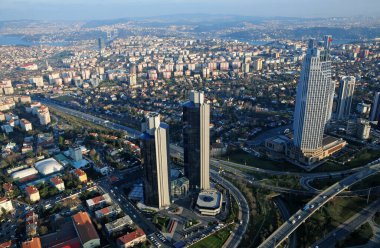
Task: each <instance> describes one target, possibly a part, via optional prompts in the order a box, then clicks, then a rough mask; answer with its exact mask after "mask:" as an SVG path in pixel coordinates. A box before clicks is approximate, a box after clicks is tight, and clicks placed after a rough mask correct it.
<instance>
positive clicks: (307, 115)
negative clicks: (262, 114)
mask: <svg viewBox="0 0 380 248" xmlns="http://www.w3.org/2000/svg"><path fill="white" fill-rule="evenodd" d="M331 85H332V83H331V61H330V60H329V55H328V54H327V53H326V52H324V51H320V50H319V49H317V48H315V47H314V40H311V41H310V42H309V48H308V51H307V54H306V57H305V59H304V63H303V68H302V73H301V77H300V82H299V84H298V87H297V97H296V107H295V112H294V126H293V127H294V146H295V147H296V149H297V150H298V151H299V153H298V154H297V155H296V156H295V157H296V158H297V160H299V162H301V163H304V164H312V163H314V162H317V161H318V160H319V159H318V158H319V157H320V155H321V153H322V152H323V151H322V141H323V134H324V130H325V125H326V122H327V121H328V118H329V113H331V109H330V107H331V106H330V102H329V100H330V97H331Z"/></svg>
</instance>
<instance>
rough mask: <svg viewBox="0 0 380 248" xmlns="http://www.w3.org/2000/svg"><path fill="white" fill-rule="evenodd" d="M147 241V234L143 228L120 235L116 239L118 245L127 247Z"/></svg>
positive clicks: (122, 247) (121, 247)
mask: <svg viewBox="0 0 380 248" xmlns="http://www.w3.org/2000/svg"><path fill="white" fill-rule="evenodd" d="M145 241H146V235H145V233H144V231H143V230H142V229H140V228H139V229H137V230H136V231H133V232H130V233H127V234H125V235H123V236H121V237H119V238H118V239H117V241H116V243H117V245H118V247H120V248H127V247H133V246H135V245H138V244H141V243H144V242H145Z"/></svg>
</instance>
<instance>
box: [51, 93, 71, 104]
mask: <svg viewBox="0 0 380 248" xmlns="http://www.w3.org/2000/svg"><path fill="white" fill-rule="evenodd" d="M54 100H56V101H59V102H64V103H67V102H70V101H75V100H76V99H75V98H74V97H72V96H67V95H65V96H59V97H56V98H54Z"/></svg>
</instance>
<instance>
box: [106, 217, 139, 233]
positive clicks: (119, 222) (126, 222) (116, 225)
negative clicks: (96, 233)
mask: <svg viewBox="0 0 380 248" xmlns="http://www.w3.org/2000/svg"><path fill="white" fill-rule="evenodd" d="M131 225H133V221H132V219H131V217H129V216H128V215H126V216H124V217H121V218H119V219H116V220H114V221H112V222H109V223H107V224H105V228H106V231H107V233H108V234H109V235H111V234H112V233H114V232H118V231H122V230H123V229H124V228H125V227H127V226H131Z"/></svg>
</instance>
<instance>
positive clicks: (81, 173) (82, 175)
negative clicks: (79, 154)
mask: <svg viewBox="0 0 380 248" xmlns="http://www.w3.org/2000/svg"><path fill="white" fill-rule="evenodd" d="M74 175H76V176H77V178H78V179H79V181H80V182H81V183H85V182H87V174H86V172H84V171H83V170H81V169H75V170H74Z"/></svg>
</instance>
